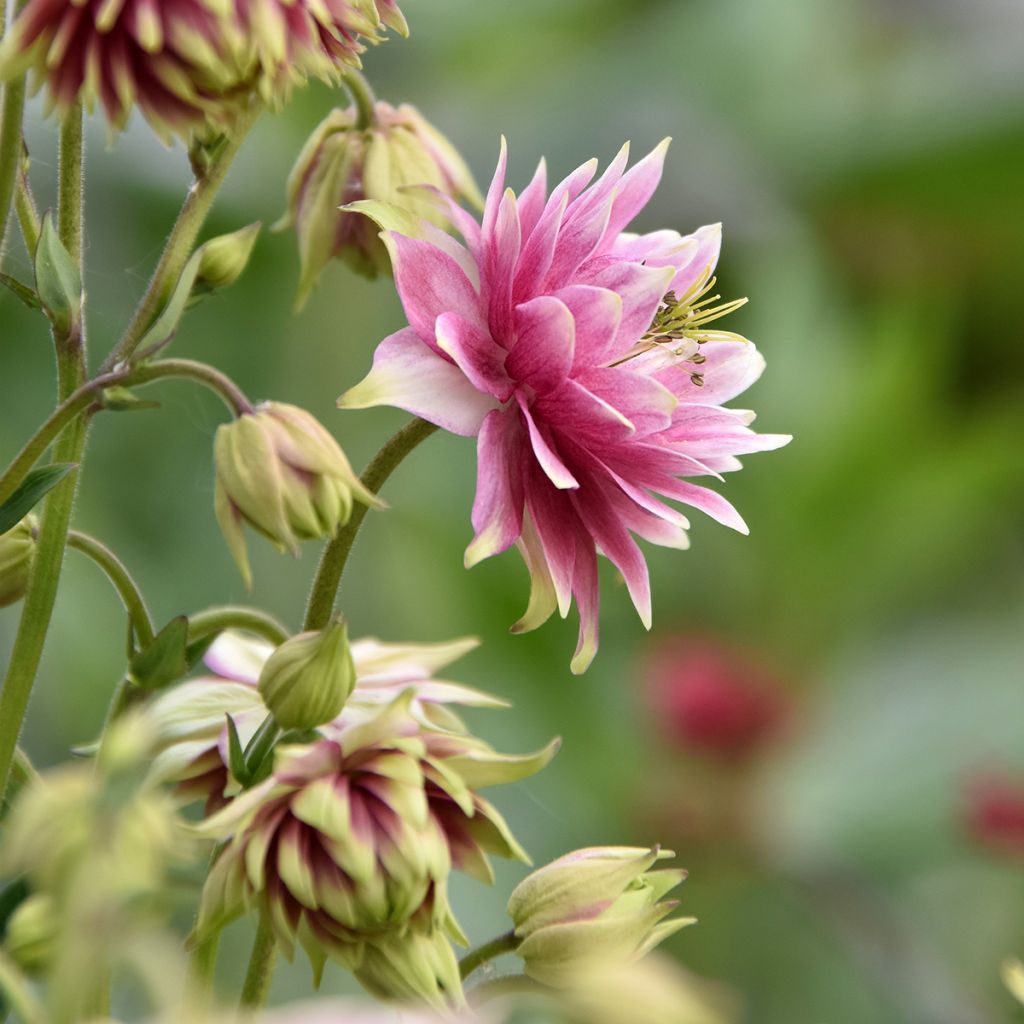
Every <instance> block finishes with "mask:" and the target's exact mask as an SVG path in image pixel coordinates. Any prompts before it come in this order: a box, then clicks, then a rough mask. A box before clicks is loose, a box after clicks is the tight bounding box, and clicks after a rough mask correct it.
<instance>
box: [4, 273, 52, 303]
mask: <svg viewBox="0 0 1024 1024" xmlns="http://www.w3.org/2000/svg"><path fill="white" fill-rule="evenodd" d="M0 284H2V285H3V286H4V287H5V288H6V289H7V290H8V291H10V292H11V293H12V294H14V295H16V296H17V297H18V298H19V299H21V301H22V302H24V303H25V305H26V306H28V308H29V309H42V308H43V304H42V303H41V302H40V301H39V296H38V295H36V293H35V289H33V288H30V287H29V286H28V285H27V284H22V283H21V281H19V280H18V279H17V278H16V277H11V275H10V274H0Z"/></svg>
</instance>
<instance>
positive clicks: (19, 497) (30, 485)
mask: <svg viewBox="0 0 1024 1024" xmlns="http://www.w3.org/2000/svg"><path fill="white" fill-rule="evenodd" d="M75 465H76V464H75V463H73V462H54V463H52V464H51V465H49V466H41V467H40V468H39V469H33V470H32V472H31V473H29V474H28V476H26V477H25V479H24V480H23V481H22V484H21V486H20V487H19V488H18V489H17V490H16V491H15V492H14V493H13V494H12V495H11V496H10V497H9V498H8V499H7V500H6V501H5V502H4V503H3V504H2V505H0V534H2V533H6V532H7V531H8V530H13V529H14V527H15V526H17V525H18V523H20V522H21V520H22V519H24V518H25V516H27V515H28V514H29V512H31V511H32V509H34V508H35V507H36V505H38V504H39V502H40V501H42V499H43V497H44V496H45V495H46V493H47V491H50V490H52V489H53V488H54V487H56V486H57V484H59V483H60V482H61V480H63V479H64V477H66V476H67V475H68V473H70V472H71V470H73V469H74V468H75Z"/></svg>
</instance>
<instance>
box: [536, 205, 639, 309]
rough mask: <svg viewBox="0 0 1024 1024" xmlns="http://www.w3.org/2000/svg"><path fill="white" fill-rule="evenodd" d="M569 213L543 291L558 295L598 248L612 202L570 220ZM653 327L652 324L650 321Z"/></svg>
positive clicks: (582, 212)
mask: <svg viewBox="0 0 1024 1024" xmlns="http://www.w3.org/2000/svg"><path fill="white" fill-rule="evenodd" d="M569 212H570V211H569V210H567V211H566V214H565V218H564V219H563V221H562V229H561V230H560V231H559V232H558V239H557V241H556V242H555V251H554V254H553V256H552V257H551V266H550V267H549V268H548V272H547V274H546V275H545V277H544V290H545V291H556V290H557V289H559V288H562V287H564V286H565V285H567V284H569V283H570V280H571V278H572V275H573V274H575V273H576V271H577V270H578V269H579V268H580V266H581V265H582V264H583V263H584V261H586V259H587V258H588V257H589V256H590V255H591V254H592V253H593V252H594V250H595V249H596V248H597V245H598V243H599V242H600V241H601V239H602V237H603V236H604V233H605V229H606V228H607V226H608V218H609V217H610V216H611V212H612V203H611V199H610V198H609V199H607V200H606V201H605V202H603V203H601V204H600V205H598V206H594V207H593V208H587V209H586V210H584V211H581V212H580V213H579V214H578V215H577V216H575V217H572V218H570V215H569ZM648 323H650V321H648Z"/></svg>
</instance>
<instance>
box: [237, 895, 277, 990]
mask: <svg viewBox="0 0 1024 1024" xmlns="http://www.w3.org/2000/svg"><path fill="white" fill-rule="evenodd" d="M276 959H277V942H276V940H275V939H274V932H273V929H272V928H271V927H270V920H269V918H268V917H267V915H266V914H262V913H261V914H260V923H259V926H258V927H257V929H256V938H255V939H254V940H253V944H252V955H251V956H250V957H249V969H248V971H246V974H245V983H244V984H243V985H242V994H241V996H240V997H239V1000H238V1005H239V1006H241V1007H246V1008H247V1007H252V1008H256V1007H260V1006H262V1005H263V1004H264V1003H265V1002H266V1001H267V993H268V992H269V991H270V981H271V979H272V978H273V976H274V962H275V961H276Z"/></svg>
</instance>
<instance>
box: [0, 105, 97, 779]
mask: <svg viewBox="0 0 1024 1024" xmlns="http://www.w3.org/2000/svg"><path fill="white" fill-rule="evenodd" d="M81 121H82V110H81V107H80V106H79V107H75V108H74V110H72V111H71V112H70V113H69V114H68V116H67V117H66V118H65V120H64V123H63V124H62V125H61V132H60V181H59V187H58V211H57V221H58V224H59V225H60V229H61V241H62V242H63V243H64V245H65V246H66V247H67V249H68V252H70V253H71V254H72V255H73V256H74V258H75V259H77V260H79V261H80V260H81V254H82V244H81V243H82V125H81ZM54 344H55V347H56V350H57V397H58V400H59V401H60V402H63V401H64V400H65V399H67V398H68V397H70V396H71V395H72V394H74V392H75V391H77V390H78V389H79V388H80V387H81V386H82V384H83V383H84V382H85V339H84V337H83V336H82V335H81V333H79V332H78V331H77V330H76V331H74V332H73V333H72V334H71V335H70V336H67V337H64V336H60V335H56V334H55V335H54ZM87 429H88V423H87V421H86V420H85V418H84V417H78V418H77V419H75V420H73V421H72V422H71V423H70V424H69V426H68V427H67V429H66V430H65V431H64V432H63V433H62V434H61V436H60V437H59V438H58V439H57V442H56V445H55V447H54V458H55V459H56V461H58V462H69V463H73V464H76V463H80V462H81V460H82V455H83V453H84V451H85V440H86V433H87ZM78 476H79V474H78V473H77V472H72V473H69V474H68V475H67V476H66V477H65V478H64V479H63V480H62V481H61V482H60V483H59V484H58V485H57V486H56V487H54V489H53V490H52V491H50V493H49V494H48V495H47V497H46V503H45V506H44V511H43V522H42V526H41V527H40V530H39V540H38V542H37V544H36V553H35V557H34V559H33V565H32V575H31V577H30V579H29V584H28V590H27V592H26V594H25V600H24V603H23V605H22V609H21V619H20V621H19V622H18V632H17V634H16V635H15V638H14V649H13V650H12V651H11V660H10V664H9V665H8V667H7V674H6V676H5V678H4V683H3V689H2V690H0V793H2V792H5V791H6V789H7V777H8V775H9V774H10V770H11V761H12V760H13V758H14V751H15V748H16V747H17V743H18V736H19V735H20V733H21V723H22V721H23V720H24V718H25V711H26V709H27V708H28V701H29V697H30V696H31V693H32V684H33V683H34V682H35V678H36V672H37V671H38V670H39V660H40V658H41V657H42V654H43V646H44V645H45V643H46V634H47V632H48V631H49V628H50V619H51V617H52V615H53V605H54V601H55V599H56V596H57V584H58V581H59V579H60V572H61V567H62V565H63V563H64V548H65V544H66V541H67V535H68V527H69V525H70V523H71V512H72V509H73V507H74V503H75V490H76V488H77V485H78Z"/></svg>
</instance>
